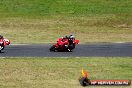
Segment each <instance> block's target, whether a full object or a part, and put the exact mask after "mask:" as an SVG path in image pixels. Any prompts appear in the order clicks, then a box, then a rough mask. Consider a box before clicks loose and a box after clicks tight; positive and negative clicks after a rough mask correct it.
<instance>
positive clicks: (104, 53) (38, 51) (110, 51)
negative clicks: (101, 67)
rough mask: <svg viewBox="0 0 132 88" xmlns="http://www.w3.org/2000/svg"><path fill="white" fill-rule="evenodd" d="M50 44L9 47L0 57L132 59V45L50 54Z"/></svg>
mask: <svg viewBox="0 0 132 88" xmlns="http://www.w3.org/2000/svg"><path fill="white" fill-rule="evenodd" d="M50 47H51V44H43V45H42V44H36V45H35V44H31V45H10V46H7V47H6V48H5V50H4V51H2V52H1V53H0V57H132V43H93V44H92V43H89V44H79V45H77V46H76V48H75V49H74V50H73V52H50V51H49V48H50Z"/></svg>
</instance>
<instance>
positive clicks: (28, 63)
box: [0, 57, 132, 88]
mask: <svg viewBox="0 0 132 88" xmlns="http://www.w3.org/2000/svg"><path fill="white" fill-rule="evenodd" d="M131 62H132V58H119V57H117V58H116V57H113V58H112V57H108V58H105V57H102V58H101V57H100V58H97V57H92V58H91V57H88V58H1V59H0V87H1V88H82V87H81V86H80V84H79V82H78V78H79V77H80V76H81V69H82V68H84V69H85V70H87V71H88V72H89V78H90V79H130V80H132V64H131ZM112 87H113V88H124V87H123V86H120V87H119V86H118V87H117V86H112ZM131 87H132V86H128V87H125V88H131ZM90 88H94V87H92V86H91V87H90ZM97 88H111V86H110V87H108V86H104V87H102V86H101V87H100V86H99V87H97Z"/></svg>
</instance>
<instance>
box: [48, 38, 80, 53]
mask: <svg viewBox="0 0 132 88" xmlns="http://www.w3.org/2000/svg"><path fill="white" fill-rule="evenodd" d="M78 43H79V40H77V39H75V38H73V37H65V38H59V39H58V41H57V43H56V44H55V45H52V46H51V47H50V49H49V50H50V51H54V52H56V51H61V52H63V51H64V52H72V50H73V49H74V48H75V46H76V45H77V44H78Z"/></svg>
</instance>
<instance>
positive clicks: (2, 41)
mask: <svg viewBox="0 0 132 88" xmlns="http://www.w3.org/2000/svg"><path fill="white" fill-rule="evenodd" d="M6 45H10V40H8V39H5V38H4V37H3V36H2V35H0V52H1V50H4V48H5V46H6Z"/></svg>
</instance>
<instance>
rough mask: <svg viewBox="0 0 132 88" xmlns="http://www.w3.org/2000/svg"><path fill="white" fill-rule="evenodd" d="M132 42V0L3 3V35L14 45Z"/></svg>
mask: <svg viewBox="0 0 132 88" xmlns="http://www.w3.org/2000/svg"><path fill="white" fill-rule="evenodd" d="M70 33H74V34H75V35H76V37H77V38H78V39H79V40H80V41H81V43H87V42H132V35H131V34H132V1H131V0H0V34H2V35H5V36H6V37H7V38H9V39H11V41H12V43H50V42H56V40H57V38H58V37H61V36H62V35H64V34H70Z"/></svg>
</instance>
